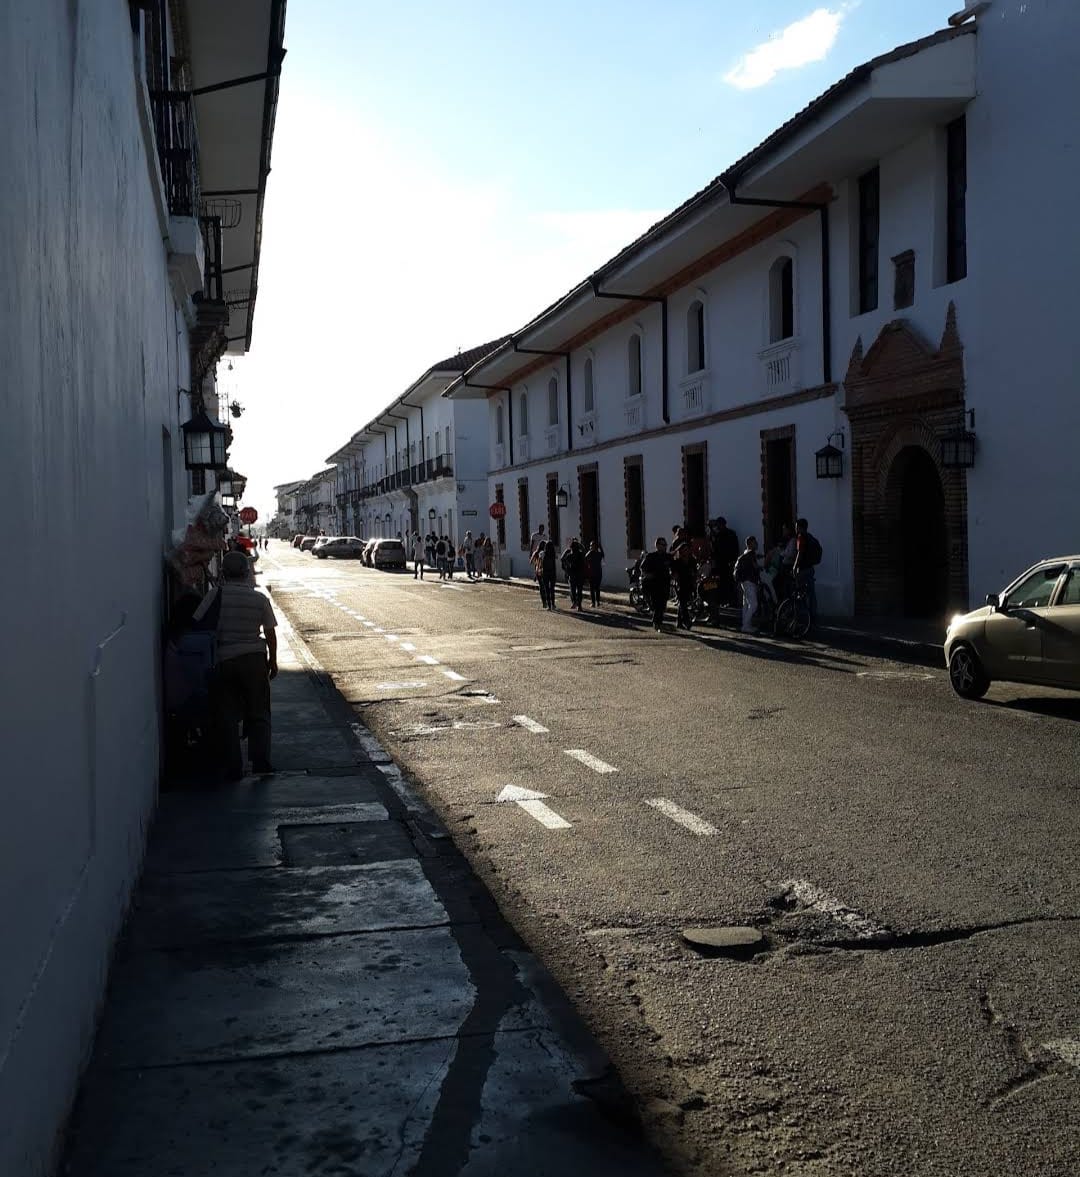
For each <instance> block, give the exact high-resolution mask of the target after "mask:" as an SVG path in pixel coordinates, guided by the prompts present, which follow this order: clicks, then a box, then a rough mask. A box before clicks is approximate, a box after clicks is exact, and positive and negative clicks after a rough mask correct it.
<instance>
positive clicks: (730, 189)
mask: <svg viewBox="0 0 1080 1177" xmlns="http://www.w3.org/2000/svg"><path fill="white" fill-rule="evenodd" d="M738 182H739V178H738V176H735V175H727V176H721V177H720V183H721V184H722V185H723V188H724V190H725V191H726V192H727V195H728V201H729V203H731V204H745V205H756V206H757V207H759V208H804V209H810V210H813V211H816V212H818V213H820V214H821V367H822V381H821V382H822V384H831V383H832V282H831V277H830V274H831V266H830V258H829V205H828V203H823V202H820V201H816V200H764V199H762V198H760V197H757V196H736V195H735V186H736V184H738Z"/></svg>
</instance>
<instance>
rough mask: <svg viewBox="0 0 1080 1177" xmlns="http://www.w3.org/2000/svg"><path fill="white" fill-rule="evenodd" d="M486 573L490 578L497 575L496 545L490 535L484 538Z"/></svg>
mask: <svg viewBox="0 0 1080 1177" xmlns="http://www.w3.org/2000/svg"><path fill="white" fill-rule="evenodd" d="M484 574H485V575H486V576H487V577H489V578H490V577H493V576H494V575H495V545H494V544H493V543H492V542H491V536H490V535H489V536H487V537H486V538H485V540H484Z"/></svg>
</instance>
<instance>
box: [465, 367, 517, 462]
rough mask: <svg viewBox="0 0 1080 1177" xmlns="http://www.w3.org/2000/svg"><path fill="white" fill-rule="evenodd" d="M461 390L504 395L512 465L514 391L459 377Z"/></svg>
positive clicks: (505, 387) (504, 386)
mask: <svg viewBox="0 0 1080 1177" xmlns="http://www.w3.org/2000/svg"><path fill="white" fill-rule="evenodd" d="M461 386H462V387H463V388H482V389H483V390H484V391H485V392H505V393H506V428H507V430H508V432H509V437H507V439H506V442H507V445H508V446H509V447H510V465H511V466H512V465H513V464H514V398H513V397H512V396H511V395H510V394H511V393H512V392H513V391H514V390H513V389H512V388H509V387H507V385H505V384H472V383H470V382H469V379H468V377H467V376H464V375H463V376H462V377H461Z"/></svg>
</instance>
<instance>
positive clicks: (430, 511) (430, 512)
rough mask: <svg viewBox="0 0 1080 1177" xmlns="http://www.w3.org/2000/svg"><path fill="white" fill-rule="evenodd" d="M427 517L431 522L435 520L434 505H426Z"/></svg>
mask: <svg viewBox="0 0 1080 1177" xmlns="http://www.w3.org/2000/svg"><path fill="white" fill-rule="evenodd" d="M427 517H428V518H429V519H430V520H431V522H432V523H434V522H435V508H434V507H428V513H427Z"/></svg>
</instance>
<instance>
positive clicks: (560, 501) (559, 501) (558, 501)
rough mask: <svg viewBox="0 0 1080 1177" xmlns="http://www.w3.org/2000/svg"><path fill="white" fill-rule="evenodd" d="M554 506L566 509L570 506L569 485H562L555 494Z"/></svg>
mask: <svg viewBox="0 0 1080 1177" xmlns="http://www.w3.org/2000/svg"><path fill="white" fill-rule="evenodd" d="M555 506H556V507H568V506H570V484H569V483H564V484H563V485H562V486H560V487H559V489H558V490H557V491H556V492H555Z"/></svg>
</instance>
